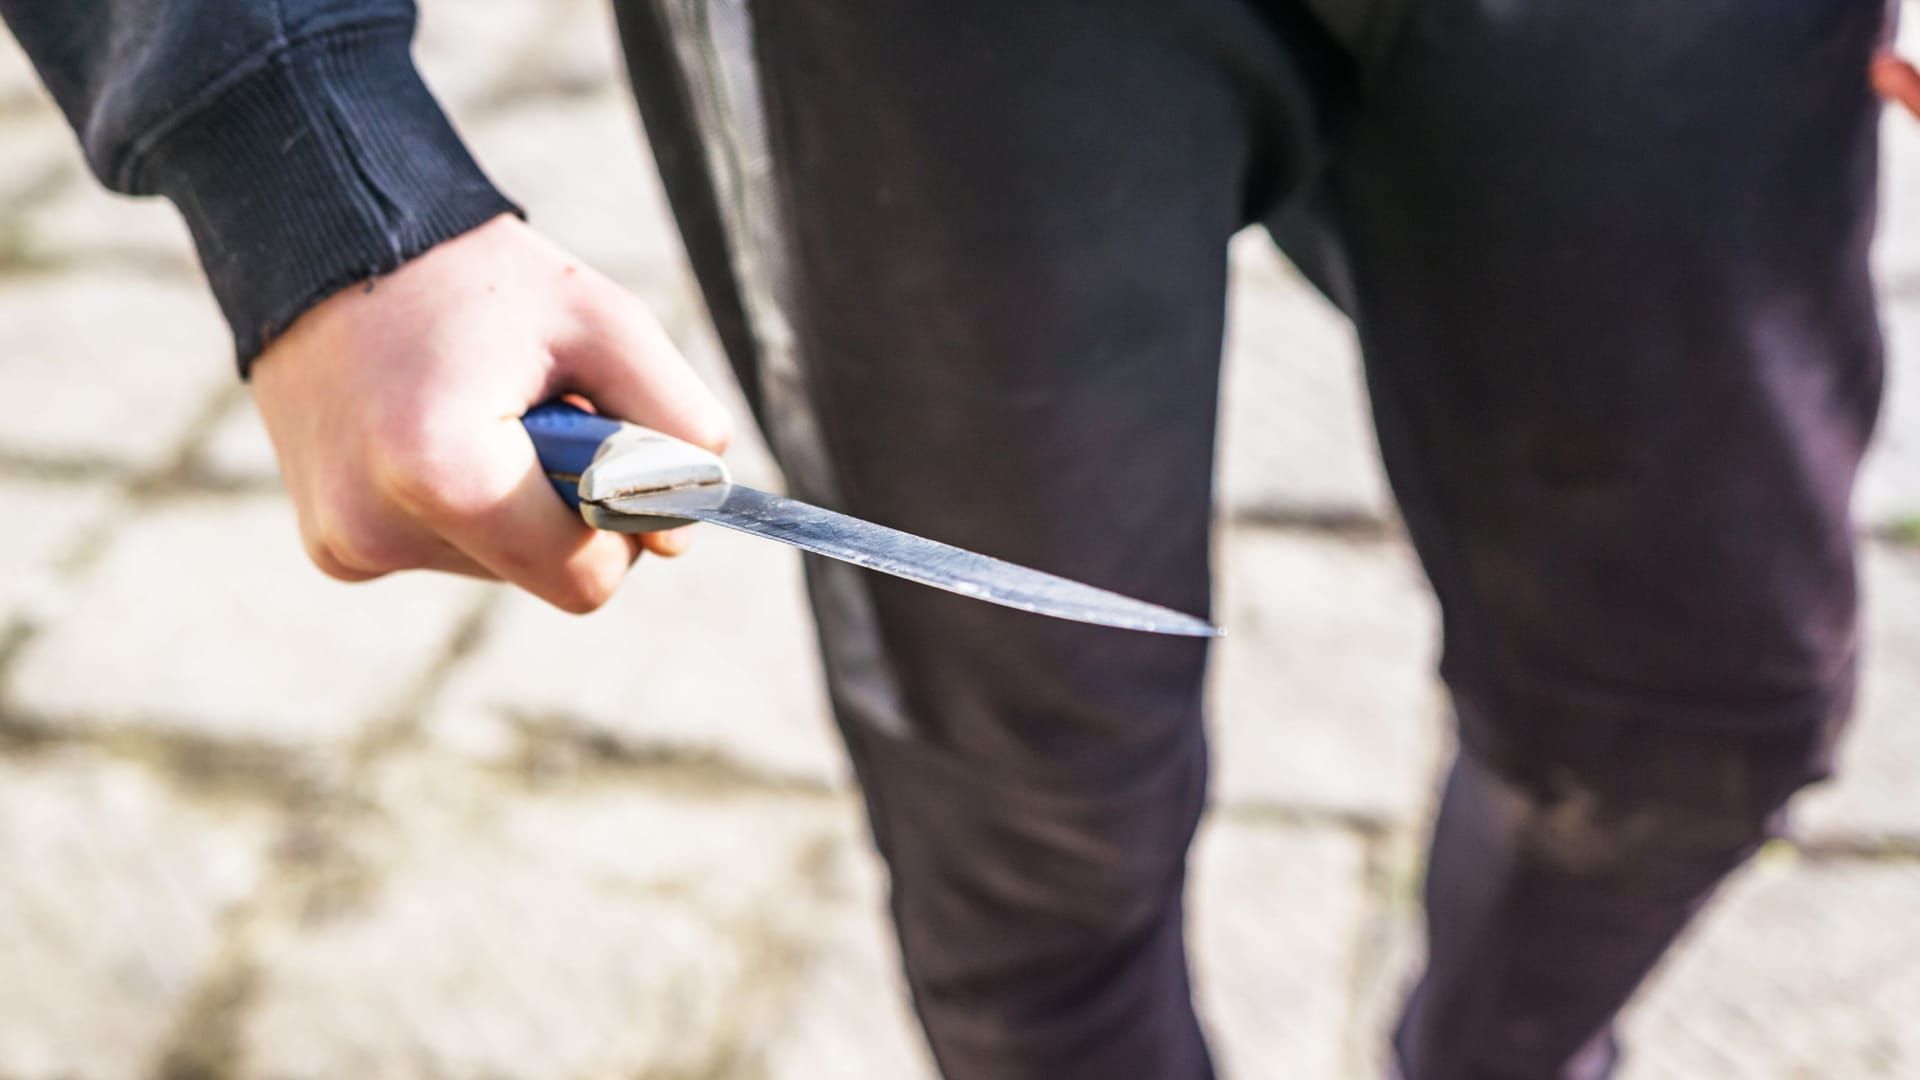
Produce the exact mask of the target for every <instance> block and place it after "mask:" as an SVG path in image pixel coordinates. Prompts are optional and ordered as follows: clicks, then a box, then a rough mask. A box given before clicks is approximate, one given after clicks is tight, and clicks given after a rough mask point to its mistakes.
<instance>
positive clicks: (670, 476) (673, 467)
mask: <svg viewBox="0 0 1920 1080" xmlns="http://www.w3.org/2000/svg"><path fill="white" fill-rule="evenodd" d="M522 422H523V423H524V424H525V425H526V428H527V434H528V435H530V436H531V437H532V438H533V445H534V450H535V452H536V453H537V454H538V455H539V457H540V467H541V468H542V469H544V470H545V471H546V474H547V478H548V479H549V480H551V481H552V482H553V486H554V490H555V491H557V492H559V494H560V497H561V498H562V499H565V500H566V501H567V504H568V505H569V506H573V507H577V508H578V509H579V510H580V512H581V514H582V515H583V516H585V518H586V520H587V523H588V524H590V525H592V526H593V527H594V528H596V529H606V530H609V531H613V532H626V533H643V532H656V531H658V530H661V529H672V528H677V527H679V526H681V525H685V524H686V523H687V519H685V518H675V517H654V516H650V515H639V514H624V513H618V512H613V511H608V510H606V509H605V508H604V505H603V504H605V503H606V502H607V501H609V500H612V499H618V498H624V497H629V496H635V495H652V494H659V493H664V492H669V491H688V490H693V489H698V488H712V489H713V490H714V491H716V492H720V493H724V492H725V491H726V488H727V486H728V485H729V484H730V483H731V482H732V478H731V477H730V476H729V475H728V473H727V466H726V464H725V463H724V462H722V461H721V460H720V459H719V458H718V457H717V456H715V455H714V454H712V453H709V452H708V451H706V450H702V449H701V448H700V447H697V446H694V445H693V444H692V443H687V442H682V441H680V440H679V439H676V438H673V437H672V436H670V435H662V434H661V433H659V432H657V431H654V430H652V429H650V428H643V427H641V426H639V425H638V424H628V423H624V422H622V421H619V420H611V419H608V418H607V417H604V416H596V415H594V414H593V413H590V412H587V411H586V410H584V409H580V408H576V407H574V406H572V405H569V404H567V403H565V402H560V401H549V402H546V403H545V404H542V405H538V406H535V407H534V408H533V409H531V410H529V411H528V412H527V414H526V416H524V417H522Z"/></svg>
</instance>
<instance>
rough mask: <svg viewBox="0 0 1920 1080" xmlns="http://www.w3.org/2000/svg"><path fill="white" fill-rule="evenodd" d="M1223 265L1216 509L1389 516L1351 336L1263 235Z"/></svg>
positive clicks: (1239, 242) (1240, 242)
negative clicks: (1229, 272) (1228, 276)
mask: <svg viewBox="0 0 1920 1080" xmlns="http://www.w3.org/2000/svg"><path fill="white" fill-rule="evenodd" d="M1232 254H1233V279H1232V291H1231V293H1230V296H1229V304H1228V312H1227V347H1226V372H1225V374H1224V376H1223V379H1224V383H1223V386H1224V388H1223V391H1222V396H1221V408H1222V412H1221V421H1220V423H1221V436H1220V478H1219V487H1218V491H1219V496H1218V497H1219V498H1220V499H1221V501H1222V502H1223V503H1224V504H1225V506H1226V507H1227V509H1228V511H1229V512H1230V513H1242V514H1246V513H1252V514H1260V515H1268V516H1274V515H1278V516H1299V515H1304V516H1312V517H1319V516H1333V517H1358V518H1363V519H1366V518H1386V517H1388V516H1391V514H1392V499H1391V497H1390V496H1389V494H1388V492H1387V485H1386V479H1385V475H1384V473H1383V472H1382V471H1381V468H1380V462H1379V451H1378V449H1377V448H1376V445H1375V442H1374V437H1373V424H1372V420H1371V418H1370V414H1369V412H1368V406H1367V395H1366V388H1365V385H1364V380H1363V377H1362V375H1361V368H1360V361H1359V346H1358V344H1357V343H1356V341H1355V338H1354V333H1353V327H1352V324H1350V323H1349V322H1348V321H1347V318H1346V316H1344V315H1342V314H1340V312H1339V311H1338V310H1336V309H1335V308H1334V307H1333V306H1332V305H1331V304H1329V303H1327V301H1326V300H1325V299H1324V298H1323V297H1321V296H1320V294H1319V293H1317V292H1315V291H1314V290H1313V287H1312V286H1311V285H1308V284H1307V283H1306V281H1305V279H1303V278H1301V277H1300V276H1299V274H1298V273H1296V272H1295V271H1294V270H1293V269H1292V267H1291V266H1289V265H1287V264H1286V262H1285V261H1284V260H1283V259H1282V258H1281V256H1280V255H1279V254H1278V253H1277V251H1276V249H1275V248H1274V246H1273V244H1272V242H1271V241H1269V240H1268V239H1267V234H1266V233H1265V232H1264V231H1262V230H1249V231H1247V232H1244V233H1242V234H1241V235H1240V236H1239V237H1238V238H1236V239H1235V241H1234V244H1233V249H1232Z"/></svg>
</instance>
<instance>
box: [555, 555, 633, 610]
mask: <svg viewBox="0 0 1920 1080" xmlns="http://www.w3.org/2000/svg"><path fill="white" fill-rule="evenodd" d="M624 576H625V574H624V571H623V570H613V569H609V568H607V567H604V566H600V565H598V564H593V565H589V566H585V567H581V568H579V569H577V570H575V571H574V572H573V573H570V574H568V575H567V577H566V580H565V582H564V583H563V585H562V587H561V589H560V591H559V594H558V595H557V596H555V597H554V604H555V606H557V607H559V608H560V609H561V610H563V611H566V612H568V613H569V614H573V615H588V614H591V613H593V612H595V611H598V610H600V609H601V608H603V607H605V606H606V605H607V602H608V601H610V600H612V599H613V596H614V593H616V592H618V591H619V589H620V581H621V579H622V578H623V577H624Z"/></svg>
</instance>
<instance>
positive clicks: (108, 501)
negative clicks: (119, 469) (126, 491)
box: [0, 476, 116, 626]
mask: <svg viewBox="0 0 1920 1080" xmlns="http://www.w3.org/2000/svg"><path fill="white" fill-rule="evenodd" d="M115 497H116V493H115V492H114V491H113V489H111V488H109V487H108V486H107V485H104V484H100V483H92V482H66V481H53V480H35V479H32V478H30V477H24V476H0V521H3V522H6V525H5V527H4V528H0V626H5V625H6V624H7V623H9V622H11V621H13V620H15V619H24V620H27V621H32V622H37V621H40V620H41V619H44V618H46V617H48V616H49V615H50V614H51V613H52V612H53V611H54V609H55V605H56V603H57V601H58V598H59V595H60V593H61V591H62V585H63V582H62V581H61V578H60V574H59V570H60V564H61V562H62V560H63V559H64V558H65V557H66V556H67V555H68V553H69V552H70V551H71V550H72V549H73V545H75V544H76V543H78V542H79V541H80V540H81V539H82V538H84V537H86V536H87V535H89V534H90V532H91V531H92V530H94V529H96V528H98V527H100V526H102V525H105V524H106V523H107V522H108V521H110V520H111V516H110V515H111V511H112V507H113V503H114V499H115Z"/></svg>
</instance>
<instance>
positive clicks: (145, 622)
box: [6, 496, 484, 748]
mask: <svg viewBox="0 0 1920 1080" xmlns="http://www.w3.org/2000/svg"><path fill="white" fill-rule="evenodd" d="M483 588H484V586H481V585H480V584H478V583H477V582H470V581H466V580H463V579H456V578H451V577H445V576H440V575H425V574H412V575H400V576H398V577H395V578H392V579H387V580H383V581H379V582H373V583H370V584H367V585H358V586H348V585H342V584H340V583H338V582H335V581H331V580H329V579H327V578H325V577H323V576H322V575H321V574H320V572H319V571H317V570H315V569H313V568H312V567H311V566H310V565H309V564H308V563H307V561H306V556H305V554H304V553H303V550H302V548H301V546H300V541H299V535H298V531H297V529H296V528H295V526H294V521H293V512H292V510H291V509H290V508H289V507H288V506H287V504H286V502H285V501H284V500H282V499H278V498H274V497H271V496H266V497H247V498H237V499H215V498H190V499H182V500H180V501H177V502H173V503H169V504H167V505H164V506H162V507H160V508H158V509H155V510H154V511H152V512H151V513H148V514H144V515H141V516H139V517H136V518H133V519H131V520H128V521H126V522H124V523H123V524H122V525H120V526H119V529H118V532H117V535H116V536H115V538H114V540H113V542H112V544H111V546H110V547H109V548H108V549H107V550H106V552H105V553H104V554H103V555H102V556H101V558H100V560H99V563H98V564H97V565H96V566H94V567H93V568H92V569H91V570H89V571H88V572H86V573H85V574H84V575H83V576H82V577H81V578H80V579H79V580H78V581H77V582H76V583H75V586H74V588H73V590H72V596H71V599H70V602H69V603H68V605H67V606H66V609H65V610H64V611H63V612H62V613H61V614H60V617H59V618H58V619H56V620H54V621H52V622H51V623H50V624H49V625H47V627H46V628H45V629H44V630H43V631H42V632H41V633H40V634H38V635H36V636H35V637H34V638H33V639H31V640H30V641H29V642H28V643H27V645H26V646H25V647H24V648H23V649H22V651H21V653H20V655H19V657H18V660H17V663H16V665H15V666H14V668H13V671H12V679H11V685H10V687H9V688H8V690H9V693H8V696H7V698H6V700H7V701H8V703H9V704H10V705H12V706H13V707H15V708H17V709H20V710H22V711H23V712H25V713H27V714H28V715H30V716H32V717H34V718H36V719H37V720H38V721H39V722H42V723H46V724H50V725H53V726H55V727H58V728H60V729H63V730H69V731H87V730H94V729H99V728H139V729H145V730H151V731H165V732H181V733H188V734H193V735H198V736H204V737H210V738H231V739H238V740H244V741H249V742H255V743H261V744H269V745H281V746H288V747H308V748H311V747H324V746H338V745H339V744H341V743H343V742H344V741H346V740H350V739H351V738H353V737H354V736H355V735H356V734H358V733H360V732H361V731H363V730H365V729H366V727H367V725H369V724H371V723H374V722H376V721H379V720H385V719H391V718H392V714H393V713H394V711H395V710H397V709H399V708H401V707H402V706H403V705H404V704H405V702H406V699H407V697H408V696H409V695H410V694H411V693H413V692H414V689H415V687H416V686H417V685H418V684H419V683H420V681H421V680H422V678H423V676H424V675H425V673H426V672H427V671H428V670H429V669H430V668H431V667H432V666H433V665H434V664H435V663H436V662H437V661H438V660H439V659H440V657H441V654H442V653H443V652H444V651H445V650H446V649H447V647H448V644H449V642H450V641H451V639H452V638H453V637H454V635H455V633H456V632H457V630H458V628H459V626H460V624H461V622H462V621H463V620H464V619H465V618H466V617H467V615H468V613H469V611H470V609H471V608H472V607H473V606H474V604H475V602H476V601H477V600H478V599H479V596H480V592H481V590H482V589H483ZM103 673H106V677H102V675H103Z"/></svg>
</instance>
